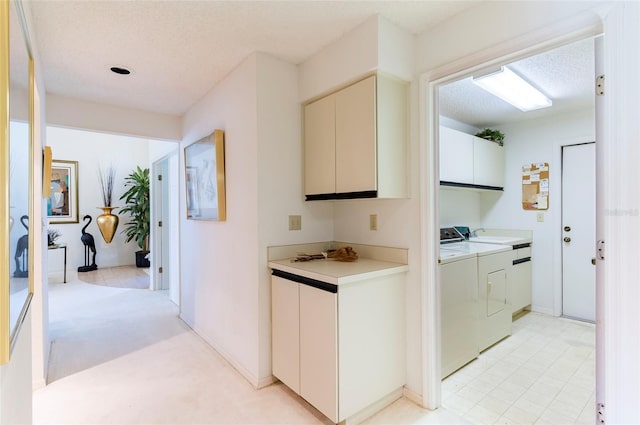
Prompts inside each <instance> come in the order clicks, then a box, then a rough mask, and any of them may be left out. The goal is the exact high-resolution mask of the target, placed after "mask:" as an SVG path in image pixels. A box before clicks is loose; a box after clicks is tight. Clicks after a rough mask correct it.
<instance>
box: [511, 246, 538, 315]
mask: <svg viewBox="0 0 640 425" xmlns="http://www.w3.org/2000/svg"><path fill="white" fill-rule="evenodd" d="M532 265H533V264H532V262H531V246H524V247H522V248H516V249H514V250H513V267H512V269H511V275H510V277H509V299H510V303H511V312H512V313H517V312H519V311H521V310H523V309H525V308H526V307H528V306H530V305H531V268H532Z"/></svg>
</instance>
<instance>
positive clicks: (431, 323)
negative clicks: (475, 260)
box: [418, 16, 602, 409]
mask: <svg viewBox="0 0 640 425" xmlns="http://www.w3.org/2000/svg"><path fill="white" fill-rule="evenodd" d="M601 33H602V22H601V21H597V22H594V21H593V19H586V20H585V17H583V16H576V17H574V18H572V19H568V20H566V21H563V22H559V23H556V24H554V25H551V26H550V27H547V28H544V29H542V30H540V31H537V32H535V33H532V34H528V35H527V36H525V37H522V38H519V39H517V40H516V41H511V42H509V43H505V44H503V45H500V46H496V47H493V48H490V49H487V50H484V51H481V52H479V53H478V54H476V55H473V56H469V57H465V58H462V59H460V60H458V61H455V62H453V63H450V64H447V65H445V66H443V67H440V68H436V69H433V70H430V71H427V72H425V73H423V74H422V75H421V76H420V79H419V84H418V89H419V117H420V118H419V119H420V122H419V125H420V133H419V138H420V139H419V146H420V160H419V161H420V187H421V188H422V189H421V190H422V193H421V196H420V198H421V211H422V213H421V214H420V217H421V218H420V221H421V228H422V229H424V231H423V232H421V258H420V261H421V265H422V267H421V270H422V276H421V279H422V280H421V288H422V303H421V306H422V311H421V319H422V324H421V325H422V326H421V328H422V360H423V366H422V404H423V406H424V407H426V408H428V409H435V408H437V407H439V406H440V405H441V383H440V379H439V377H440V372H439V371H440V311H439V309H440V307H439V306H440V288H439V283H438V281H439V276H438V264H437V256H438V255H437V254H438V250H439V246H438V239H439V238H438V235H439V232H438V223H439V203H438V202H439V200H438V193H439V177H438V176H439V169H438V160H437V158H438V153H439V151H438V141H437V137H438V134H437V133H438V129H437V128H438V127H437V124H438V115H439V112H438V107H437V103H438V100H437V87H438V86H439V85H442V84H444V83H446V82H451V81H453V80H456V79H459V78H462V77H465V76H468V75H471V74H472V73H473V72H474V71H477V70H479V69H482V68H486V67H489V66H492V65H497V64H503V63H509V62H512V61H515V60H517V59H520V58H524V57H528V56H532V55H534V54H536V53H539V52H542V51H545V50H548V49H550V48H553V47H557V46H561V45H564V44H567V43H570V42H573V41H578V40H581V39H585V38H588V37H594V36H597V35H600V34H601Z"/></svg>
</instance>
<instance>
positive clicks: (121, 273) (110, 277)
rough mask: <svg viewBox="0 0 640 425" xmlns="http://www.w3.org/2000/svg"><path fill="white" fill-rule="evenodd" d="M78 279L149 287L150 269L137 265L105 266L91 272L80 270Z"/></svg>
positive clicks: (99, 283)
mask: <svg viewBox="0 0 640 425" xmlns="http://www.w3.org/2000/svg"><path fill="white" fill-rule="evenodd" d="M78 280H80V281H82V282H85V283H90V284H93V285H102V286H111V287H114V288H132V289H147V288H148V287H149V282H150V279H149V269H148V268H138V267H136V266H119V267H104V268H98V270H93V271H90V272H78Z"/></svg>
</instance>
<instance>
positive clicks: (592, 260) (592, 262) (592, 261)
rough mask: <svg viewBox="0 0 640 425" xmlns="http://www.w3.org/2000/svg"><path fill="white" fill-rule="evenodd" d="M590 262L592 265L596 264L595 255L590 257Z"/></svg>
mask: <svg viewBox="0 0 640 425" xmlns="http://www.w3.org/2000/svg"><path fill="white" fill-rule="evenodd" d="M591 264H593V265H594V266H595V265H596V258H595V257H594V258H592V259H591Z"/></svg>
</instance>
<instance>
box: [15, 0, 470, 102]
mask: <svg viewBox="0 0 640 425" xmlns="http://www.w3.org/2000/svg"><path fill="white" fill-rule="evenodd" d="M476 1H477V0H473V1H427V0H425V1H404V0H402V1H376V2H372V1H355V0H353V1H301V0H293V1H292V0H289V1H237V0H236V1H214V0H210V1H187V0H173V1H144V0H131V1H113V0H101V1H87V0H73V1H69V0H60V1H53V0H32V1H31V2H29V3H28V4H30V5H31V9H32V15H33V18H34V24H35V30H36V36H37V42H38V46H39V49H40V55H41V59H42V65H43V72H44V80H45V84H46V88H47V92H49V93H54V94H58V95H63V96H68V97H73V98H79V99H84V100H90V101H95V102H99V103H105V104H109V105H115V106H120V107H128V108H134V109H141V110H148V111H154V112H160V113H166V114H172V115H182V114H183V113H184V112H185V111H186V110H187V109H188V108H189V107H190V106H191V105H193V104H194V103H195V102H196V101H197V100H198V99H199V98H200V97H202V96H203V95H204V94H205V93H206V92H208V91H209V90H210V89H211V88H212V87H213V86H214V85H215V83H216V82H218V81H220V80H221V79H222V78H224V77H225V76H226V75H227V74H228V73H229V72H230V71H231V70H233V69H234V68H235V67H236V66H237V65H238V64H239V63H240V62H241V61H242V60H243V59H244V58H246V57H247V56H248V55H249V54H251V53H252V52H254V51H261V52H265V53H268V54H271V55H273V56H276V57H278V58H281V59H283V60H286V61H289V62H291V63H293V64H299V63H301V62H303V61H305V60H306V59H308V58H309V57H310V56H312V55H313V54H314V53H316V52H318V51H319V50H321V49H322V48H323V47H324V46H326V45H328V44H330V43H331V42H333V41H335V40H337V39H339V38H340V37H341V36H342V35H343V34H344V33H346V32H348V31H350V30H351V29H353V28H355V27H356V26H357V25H359V24H361V23H362V22H364V21H365V20H366V19H368V18H369V17H371V16H374V15H376V14H379V15H381V16H383V17H385V18H387V19H388V20H390V21H391V22H393V23H395V24H396V25H398V26H400V27H402V28H405V29H406V30H408V31H410V32H411V33H414V34H416V33H419V32H421V31H423V30H425V29H427V28H429V27H431V26H433V25H436V24H438V23H440V22H442V21H443V20H445V19H447V18H449V17H451V16H453V15H455V14H457V13H459V12H460V11H462V10H464V9H466V8H469V7H472V6H473V5H475V4H476ZM111 66H124V67H128V68H131V69H132V70H133V71H134V72H133V74H132V75H130V76H121V75H117V74H114V73H112V72H111V71H109V67H111Z"/></svg>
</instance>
